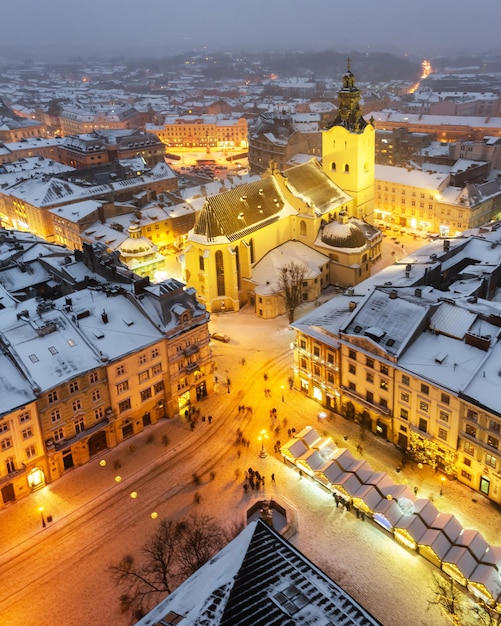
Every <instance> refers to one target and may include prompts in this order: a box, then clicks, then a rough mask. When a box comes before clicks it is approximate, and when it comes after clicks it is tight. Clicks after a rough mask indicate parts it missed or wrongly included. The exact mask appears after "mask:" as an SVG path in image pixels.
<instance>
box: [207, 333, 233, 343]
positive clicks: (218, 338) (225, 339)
mask: <svg viewBox="0 0 501 626" xmlns="http://www.w3.org/2000/svg"><path fill="white" fill-rule="evenodd" d="M210 337H211V339H215V340H216V341H222V342H223V343H228V342H229V341H230V338H229V337H228V335H225V334H224V333H212V335H211V336H210Z"/></svg>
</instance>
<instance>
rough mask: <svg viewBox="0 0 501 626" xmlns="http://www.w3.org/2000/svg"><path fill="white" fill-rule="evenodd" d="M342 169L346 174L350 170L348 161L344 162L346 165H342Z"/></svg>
mask: <svg viewBox="0 0 501 626" xmlns="http://www.w3.org/2000/svg"><path fill="white" fill-rule="evenodd" d="M344 171H345V172H346V173H347V174H348V173H349V171H350V166H349V165H348V163H346V165H345V166H344Z"/></svg>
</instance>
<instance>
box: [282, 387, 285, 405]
mask: <svg viewBox="0 0 501 626" xmlns="http://www.w3.org/2000/svg"><path fill="white" fill-rule="evenodd" d="M282 402H285V400H284V386H283V385H282Z"/></svg>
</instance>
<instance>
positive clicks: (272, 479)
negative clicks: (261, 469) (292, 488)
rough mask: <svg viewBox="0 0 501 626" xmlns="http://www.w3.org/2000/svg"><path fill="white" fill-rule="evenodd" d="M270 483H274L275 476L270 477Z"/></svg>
mask: <svg viewBox="0 0 501 626" xmlns="http://www.w3.org/2000/svg"><path fill="white" fill-rule="evenodd" d="M271 482H272V483H274V482H275V474H272V475H271Z"/></svg>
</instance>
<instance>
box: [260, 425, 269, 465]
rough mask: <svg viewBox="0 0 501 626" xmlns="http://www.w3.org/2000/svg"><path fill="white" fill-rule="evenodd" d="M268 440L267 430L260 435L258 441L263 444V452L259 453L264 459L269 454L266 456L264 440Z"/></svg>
mask: <svg viewBox="0 0 501 626" xmlns="http://www.w3.org/2000/svg"><path fill="white" fill-rule="evenodd" d="M265 439H268V433H267V432H266V430H262V431H261V432H260V433H259V437H258V441H260V442H261V452H260V453H259V456H260V457H261V458H262V459H264V458H265V457H266V456H267V454H266V450H265V449H264V440H265Z"/></svg>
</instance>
